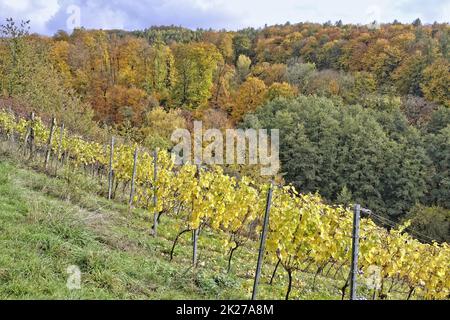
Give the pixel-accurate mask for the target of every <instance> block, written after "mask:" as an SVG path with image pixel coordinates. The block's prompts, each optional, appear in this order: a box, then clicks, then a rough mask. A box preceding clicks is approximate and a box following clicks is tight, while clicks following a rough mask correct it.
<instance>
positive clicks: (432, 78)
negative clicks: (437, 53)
mask: <svg viewBox="0 0 450 320" xmlns="http://www.w3.org/2000/svg"><path fill="white" fill-rule="evenodd" d="M449 75H450V63H449V62H448V60H446V59H438V60H436V61H435V62H434V63H433V64H431V65H429V66H428V67H426V68H425V70H424V71H423V77H424V80H423V83H422V84H421V86H420V87H421V89H422V91H423V94H424V96H425V98H426V99H427V100H429V101H433V102H436V103H438V104H441V105H444V106H446V107H449V108H450V76H449Z"/></svg>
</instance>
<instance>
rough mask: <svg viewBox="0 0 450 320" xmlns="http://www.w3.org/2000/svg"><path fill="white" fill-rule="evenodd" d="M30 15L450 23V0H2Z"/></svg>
mask: <svg viewBox="0 0 450 320" xmlns="http://www.w3.org/2000/svg"><path fill="white" fill-rule="evenodd" d="M8 17H12V18H14V19H15V20H31V31H32V32H36V33H40V34H46V35H52V34H54V33H55V32H56V31H57V30H66V31H68V32H70V31H72V30H73V29H74V28H76V27H81V26H83V27H85V28H88V29H125V30H138V29H145V28H147V27H150V26H153V25H172V24H173V25H177V26H183V27H187V28H191V29H196V28H213V29H228V30H237V29H241V28H245V27H255V28H257V27H262V26H264V25H265V24H268V25H272V24H284V23H285V22H288V21H289V22H291V23H297V22H306V21H309V22H326V21H332V22H335V21H337V20H342V21H343V22H344V23H361V24H366V23H370V22H372V21H374V20H376V21H378V22H392V21H393V20H394V19H397V20H398V21H401V22H412V21H413V20H414V19H416V18H420V19H421V20H422V22H423V23H433V22H434V21H438V22H449V20H450V0H335V1H333V0H141V1H132V0H0V23H2V22H4V20H5V19H6V18H8Z"/></svg>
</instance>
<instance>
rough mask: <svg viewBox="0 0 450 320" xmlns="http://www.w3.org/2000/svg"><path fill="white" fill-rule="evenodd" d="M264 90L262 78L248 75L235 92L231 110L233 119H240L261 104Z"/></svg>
mask: <svg viewBox="0 0 450 320" xmlns="http://www.w3.org/2000/svg"><path fill="white" fill-rule="evenodd" d="M266 92H267V87H266V85H265V84H264V82H263V81H262V80H259V79H258V78H255V77H248V78H247V80H246V81H245V82H244V83H243V84H242V85H241V86H240V87H239V89H238V91H237V93H236V97H235V99H234V101H235V102H234V106H233V109H232V112H231V116H232V117H233V120H234V121H236V122H237V121H239V120H241V119H242V117H243V116H244V115H245V114H246V113H248V112H250V111H254V110H256V108H257V107H259V106H260V105H262V104H263V103H264V100H265V95H266Z"/></svg>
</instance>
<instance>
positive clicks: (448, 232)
mask: <svg viewBox="0 0 450 320" xmlns="http://www.w3.org/2000/svg"><path fill="white" fill-rule="evenodd" d="M404 221H409V222H410V223H411V224H410V226H409V228H408V230H412V231H413V234H419V239H421V240H422V241H426V242H429V241H430V240H429V238H431V239H434V240H436V241H437V242H450V210H448V209H444V208H441V207H426V206H423V205H416V206H414V207H413V208H412V209H411V210H410V212H409V213H408V214H407V215H406V216H405V218H404ZM408 230H407V231H408ZM424 238H425V239H424Z"/></svg>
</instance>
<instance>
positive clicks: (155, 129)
mask: <svg viewBox="0 0 450 320" xmlns="http://www.w3.org/2000/svg"><path fill="white" fill-rule="evenodd" d="M183 128H186V121H185V120H184V118H183V117H182V115H181V111H180V110H178V109H171V110H169V111H165V110H164V109H163V108H161V107H156V108H154V109H152V110H151V111H149V112H147V113H146V114H145V116H144V120H143V123H142V127H141V128H140V135H141V137H140V139H139V142H141V143H143V144H144V145H145V146H146V147H148V148H150V149H155V148H157V147H158V148H162V149H169V148H170V147H171V146H172V144H173V143H172V142H171V140H170V136H171V135H172V133H173V131H174V130H176V129H183Z"/></svg>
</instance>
